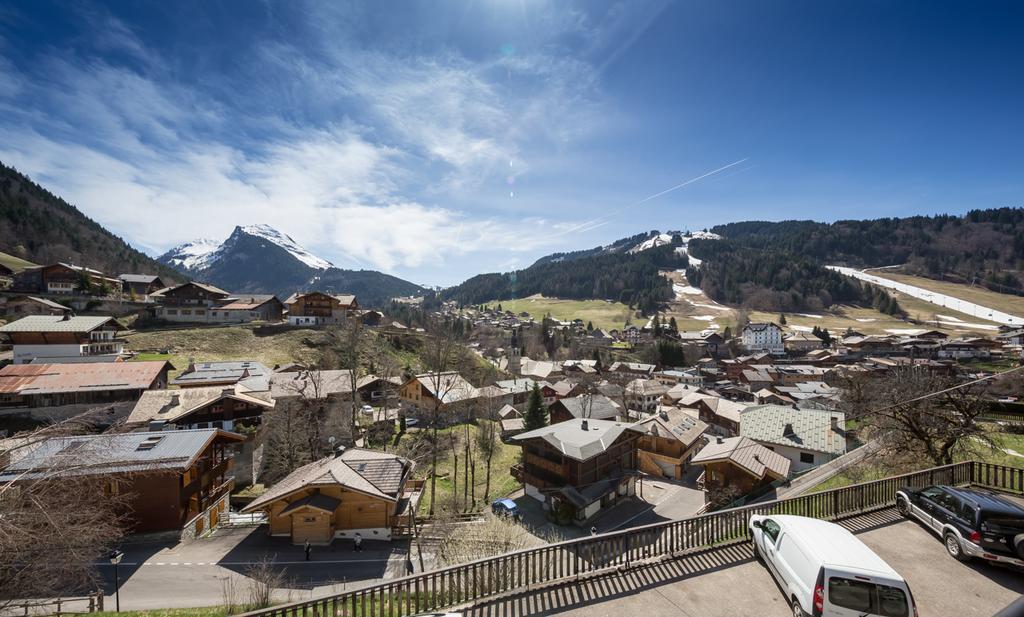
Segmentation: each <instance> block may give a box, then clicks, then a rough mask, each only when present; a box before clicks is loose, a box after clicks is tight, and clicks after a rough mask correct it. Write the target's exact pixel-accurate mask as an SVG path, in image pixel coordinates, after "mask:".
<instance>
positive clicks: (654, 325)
mask: <svg viewBox="0 0 1024 617" xmlns="http://www.w3.org/2000/svg"><path fill="white" fill-rule="evenodd" d="M651 329H652V330H653V332H654V336H658V335H659V334H661V320H660V319H658V316H657V315H655V316H654V320H653V321H652V322H651Z"/></svg>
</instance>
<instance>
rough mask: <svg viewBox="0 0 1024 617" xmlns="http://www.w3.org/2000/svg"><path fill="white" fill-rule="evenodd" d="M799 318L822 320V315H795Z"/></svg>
mask: <svg viewBox="0 0 1024 617" xmlns="http://www.w3.org/2000/svg"><path fill="white" fill-rule="evenodd" d="M797 315H799V316H801V317H810V318H811V319H823V316H822V315H811V314H810V313H797Z"/></svg>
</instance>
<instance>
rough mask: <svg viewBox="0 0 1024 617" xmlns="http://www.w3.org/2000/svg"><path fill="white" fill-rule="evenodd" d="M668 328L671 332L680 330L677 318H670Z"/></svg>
mask: <svg viewBox="0 0 1024 617" xmlns="http://www.w3.org/2000/svg"><path fill="white" fill-rule="evenodd" d="M668 329H669V331H671V332H679V326H678V325H676V318H675V317H670V318H669V320H668Z"/></svg>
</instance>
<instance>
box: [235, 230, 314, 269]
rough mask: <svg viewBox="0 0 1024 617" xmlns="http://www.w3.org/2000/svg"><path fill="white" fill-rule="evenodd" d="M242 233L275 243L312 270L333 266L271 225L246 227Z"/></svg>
mask: <svg viewBox="0 0 1024 617" xmlns="http://www.w3.org/2000/svg"><path fill="white" fill-rule="evenodd" d="M242 231H243V232H245V233H247V234H249V235H250V236H256V237H257V238H263V239H264V240H267V241H269V242H273V243H274V244H276V245H277V246H279V247H281V248H283V249H284V250H286V251H288V253H290V254H291V256H292V257H294V258H295V259H298V260H299V261H301V262H302V263H304V264H306V265H307V266H309V267H310V268H316V269H318V270H326V269H327V268H330V267H332V266H333V264H331V262H329V261H327V260H326V259H321V258H320V257H317V256H316V255H314V254H313V253H310V252H309V251H307V250H306V249H304V248H302V247H301V246H299V244H298V243H297V242H296V241H295V240H292V238H291V236H289V235H287V234H283V233H281V232H279V231H278V230H276V229H274V228H273V227H271V226H269V225H262V224H257V225H246V226H245V227H242Z"/></svg>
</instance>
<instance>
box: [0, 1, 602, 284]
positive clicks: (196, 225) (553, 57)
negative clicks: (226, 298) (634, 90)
mask: <svg viewBox="0 0 1024 617" xmlns="http://www.w3.org/2000/svg"><path fill="white" fill-rule="evenodd" d="M89 20H90V21H91V22H92V23H93V24H94V26H95V27H96V28H98V30H99V31H100V33H101V34H100V35H99V36H98V39H99V40H98V42H97V44H96V46H97V48H98V49H101V50H107V51H109V50H114V51H116V52H119V53H122V54H125V55H127V56H129V57H130V58H131V59H132V60H133V62H131V63H128V64H126V65H121V64H118V65H115V64H112V63H111V62H110V61H106V60H101V59H98V58H96V57H93V56H76V55H73V54H70V53H63V52H60V53H59V52H54V53H52V54H50V55H48V56H45V57H42V58H39V59H37V64H36V67H35V68H34V69H33V71H32V73H31V74H28V73H20V72H18V70H17V68H16V67H14V66H12V65H11V64H10V63H9V62H8V61H7V60H6V59H5V58H2V57H0V68H3V69H8V68H9V69H10V70H9V71H7V70H4V71H3V76H2V77H0V111H2V112H5V113H4V115H5V116H6V120H0V159H3V160H4V161H5V162H6V163H8V164H14V165H15V166H17V167H18V168H19V169H21V171H23V172H25V173H28V174H29V175H31V176H33V177H34V178H36V179H37V180H39V181H41V182H43V183H44V184H46V185H47V186H48V187H49V188H51V189H52V190H53V191H54V192H55V193H57V194H59V195H62V196H64V197H65V198H67V199H68V200H69V201H70V202H72V203H75V204H76V205H78V206H80V207H81V208H82V210H83V211H84V212H86V213H87V214H88V215H89V216H91V217H93V218H95V219H97V220H98V221H100V222H101V223H102V224H104V225H105V226H107V227H108V228H110V229H112V230H113V231H115V232H116V233H119V234H120V235H122V236H123V237H125V238H127V239H129V241H131V242H133V243H135V244H138V245H139V246H141V247H142V248H144V249H146V250H148V251H150V252H153V253H158V252H161V251H163V250H166V249H167V248H169V247H170V246H172V245H174V244H178V243H180V242H183V241H187V240H191V239H194V238H196V237H226V236H227V234H228V233H229V232H230V230H231V229H232V228H233V227H234V226H235V225H236V224H247V223H255V222H260V223H267V224H270V225H272V226H274V227H277V228H279V229H280V230H281V231H283V232H285V233H287V234H289V235H291V236H292V237H294V238H295V239H296V240H297V241H299V242H300V243H302V244H304V245H306V246H308V247H310V248H311V249H313V250H314V251H315V252H319V253H321V254H323V255H324V256H325V257H327V258H328V259H330V260H332V261H334V262H335V263H338V264H339V265H345V263H346V259H339V258H338V256H339V255H340V256H344V257H346V258H347V261H348V262H349V263H350V264H351V265H358V266H363V267H375V268H380V269H384V270H388V271H395V270H397V269H403V268H404V269H408V268H417V267H420V266H424V265H434V266H436V265H438V264H442V263H444V262H445V260H447V259H450V258H451V257H452V256H460V255H465V254H468V253H472V252H475V251H491V252H494V251H505V252H506V256H505V257H504V258H503V262H504V263H513V261H515V259H511V260H510V259H509V258H508V257H507V252H517V253H518V252H522V251H528V250H534V249H536V248H538V247H540V246H543V245H545V244H546V243H550V244H554V243H552V242H550V238H549V237H547V235H546V234H542V233H537V231H538V230H539V229H550V228H555V229H559V228H566V227H567V226H568V225H571V224H569V223H564V222H559V221H553V222H549V221H539V220H536V219H530V217H529V216H528V215H517V216H516V217H515V218H510V217H503V218H500V219H499V218H495V217H494V216H489V215H487V214H484V213H482V212H479V211H477V212H474V211H466V210H459V209H457V208H454V207H451V206H446V205H445V203H446V202H447V203H451V201H452V200H449V199H448V197H449V196H451V195H453V194H458V195H459V196H460V198H461V199H462V201H463V202H464V203H465V202H466V201H469V199H467V198H466V196H467V195H468V196H472V195H474V194H475V193H474V191H477V190H479V188H480V187H481V186H483V185H485V184H487V183H493V182H495V181H497V182H500V183H501V191H502V193H504V194H507V192H508V191H509V187H506V186H505V183H506V182H513V183H514V182H515V180H516V179H517V178H518V177H521V176H522V175H523V174H528V173H529V170H530V158H531V157H530V152H531V150H532V149H534V148H537V147H538V144H539V145H540V146H541V147H542V148H543V149H545V151H546V150H550V149H551V146H554V147H555V148H558V147H561V146H562V145H563V144H565V143H566V142H567V141H568V140H571V139H574V138H576V137H578V136H579V135H581V134H585V133H586V132H587V131H589V130H591V127H592V126H593V125H594V124H595V117H596V115H597V114H598V113H600V110H601V104H600V103H599V102H596V101H598V100H599V96H598V94H597V92H598V87H597V78H596V74H595V72H594V71H593V70H592V69H591V68H590V67H589V66H588V65H586V64H585V63H581V62H578V61H575V60H572V59H570V58H568V57H566V56H565V55H564V54H560V53H553V54H549V55H544V54H540V53H531V54H521V55H516V54H511V55H504V56H496V57H495V58H493V59H490V60H485V61H476V62H470V61H468V60H467V59H465V58H464V57H463V56H461V55H459V54H457V53H454V52H452V51H444V52H442V53H438V54H435V55H432V56H427V55H422V54H418V55H411V56H403V55H399V54H391V53H385V52H383V51H379V50H367V49H353V48H351V47H349V46H341V45H331V46H329V48H328V51H329V53H327V54H326V55H324V56H317V57H314V56H312V55H310V54H305V53H302V52H300V51H299V50H298V49H296V48H295V47H292V46H290V45H288V44H283V43H280V42H271V43H267V44H264V45H262V46H260V47H259V49H258V50H257V53H256V54H255V56H256V59H257V61H256V65H257V66H256V72H258V73H262V72H266V77H265V79H264V80H262V81H260V80H256V81H255V82H254V83H251V84H246V87H248V88H249V91H247V92H244V93H239V96H238V99H239V100H238V101H228V100H226V99H224V98H223V95H224V93H223V92H216V93H215V92H212V91H204V90H200V89H197V88H193V87H187V86H185V85H184V84H182V83H180V82H177V81H175V80H174V79H171V78H169V77H168V76H167V75H166V74H164V73H162V72H161V68H160V67H161V60H160V58H158V57H157V56H156V55H155V54H154V52H153V51H152V50H150V49H148V48H146V47H145V45H144V44H143V43H142V42H141V41H140V40H139V39H138V37H136V36H135V35H134V33H133V32H132V31H131V30H130V29H129V28H128V27H127V26H125V24H124V23H122V22H120V21H118V20H116V19H114V18H112V17H110V16H108V15H91V16H89ZM569 26H572V27H573V28H578V27H580V26H579V23H578V20H577V18H576V17H573V18H572V19H568V21H567V24H566V26H565V27H569ZM325 44H326V42H325ZM285 78H287V80H285ZM282 80H285V81H282ZM279 84H280V85H279ZM253 93H261V94H262V96H255V97H254V96H252V95H253ZM246 97H248V101H249V102H251V101H254V102H251V105H255V106H256V111H254V112H253V113H247V112H241V111H240V110H239V109H236V108H234V107H233V103H236V102H237V103H238V104H239V105H245V104H246V103H247V101H243V100H242V99H244V98H246ZM26 103H28V104H27V105H26ZM292 106H294V109H295V110H299V108H302V111H308V112H309V115H310V116H318V118H316V120H317V121H315V122H314V121H311V118H310V117H305V116H303V114H302V113H299V111H295V113H292ZM314 112H315V113H314ZM297 116H302V117H297ZM484 267H486V266H484Z"/></svg>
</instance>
